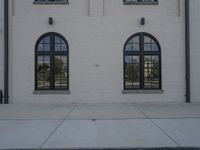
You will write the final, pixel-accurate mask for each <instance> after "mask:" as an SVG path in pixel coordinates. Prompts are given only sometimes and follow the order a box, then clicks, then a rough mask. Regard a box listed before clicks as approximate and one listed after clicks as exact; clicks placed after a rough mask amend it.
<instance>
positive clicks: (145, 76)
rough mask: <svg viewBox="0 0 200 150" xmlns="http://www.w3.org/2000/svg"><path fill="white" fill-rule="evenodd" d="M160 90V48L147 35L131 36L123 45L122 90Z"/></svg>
mask: <svg viewBox="0 0 200 150" xmlns="http://www.w3.org/2000/svg"><path fill="white" fill-rule="evenodd" d="M137 89H144V90H148V89H149V90H151V89H161V47H160V44H159V42H158V41H157V40H156V38H154V37H153V36H152V35H150V34H148V33H137V34H134V35H132V36H131V37H130V38H129V39H128V40H127V41H126V43H125V45H124V90H137Z"/></svg>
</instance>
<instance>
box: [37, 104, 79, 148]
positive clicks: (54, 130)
mask: <svg viewBox="0 0 200 150" xmlns="http://www.w3.org/2000/svg"><path fill="white" fill-rule="evenodd" d="M76 107H77V104H76V105H75V106H74V107H73V108H72V109H71V110H70V112H68V113H67V115H66V116H65V117H64V119H63V120H61V121H60V123H59V124H58V125H57V126H56V127H55V129H53V131H52V132H51V133H50V134H49V136H48V137H47V138H46V140H45V141H44V142H43V143H42V144H41V145H40V147H39V149H42V147H43V146H44V145H45V144H46V143H47V141H48V140H49V139H50V138H51V136H52V135H53V134H54V133H55V132H56V131H57V130H58V128H59V127H60V126H61V125H62V124H63V122H64V121H65V120H66V119H67V118H68V116H69V115H70V114H71V112H72V111H73V110H74V109H75V108H76Z"/></svg>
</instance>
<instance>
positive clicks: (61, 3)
mask: <svg viewBox="0 0 200 150" xmlns="http://www.w3.org/2000/svg"><path fill="white" fill-rule="evenodd" d="M33 4H36V5H38V4H39V5H43V4H44V5H49V4H50V5H69V2H68V1H66V2H33Z"/></svg>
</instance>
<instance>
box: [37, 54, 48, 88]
mask: <svg viewBox="0 0 200 150" xmlns="http://www.w3.org/2000/svg"><path fill="white" fill-rule="evenodd" d="M37 88H38V89H50V57H49V56H37Z"/></svg>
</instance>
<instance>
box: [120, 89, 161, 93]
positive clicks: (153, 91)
mask: <svg viewBox="0 0 200 150" xmlns="http://www.w3.org/2000/svg"><path fill="white" fill-rule="evenodd" d="M163 93H164V90H123V91H122V94H163Z"/></svg>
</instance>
